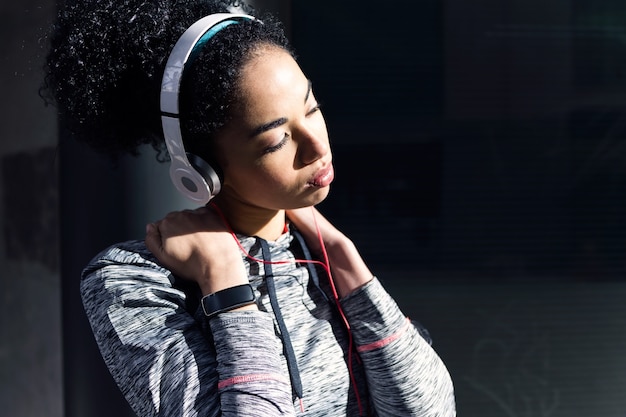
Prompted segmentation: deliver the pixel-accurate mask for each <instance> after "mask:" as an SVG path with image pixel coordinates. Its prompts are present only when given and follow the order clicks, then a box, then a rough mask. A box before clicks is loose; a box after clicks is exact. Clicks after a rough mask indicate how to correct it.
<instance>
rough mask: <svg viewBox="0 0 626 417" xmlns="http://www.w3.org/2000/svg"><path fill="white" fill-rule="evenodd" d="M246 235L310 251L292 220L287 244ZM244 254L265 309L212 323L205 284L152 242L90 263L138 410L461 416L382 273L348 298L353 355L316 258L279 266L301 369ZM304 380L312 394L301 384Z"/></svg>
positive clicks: (98, 331) (97, 305)
mask: <svg viewBox="0 0 626 417" xmlns="http://www.w3.org/2000/svg"><path fill="white" fill-rule="evenodd" d="M294 236H296V237H298V239H294V238H293V237H294ZM240 241H241V243H242V245H243V247H244V248H245V249H246V250H247V251H248V252H249V253H250V255H252V256H254V257H256V258H262V259H265V260H266V261H267V260H270V259H268V258H271V260H272V261H281V260H294V259H295V258H294V253H295V254H296V255H295V256H296V257H297V258H302V257H303V256H308V253H306V252H307V249H306V247H305V246H303V244H302V241H301V237H300V236H299V235H298V234H297V232H296V231H294V230H293V228H292V231H291V232H290V233H285V234H284V235H283V236H281V237H280V238H279V239H278V240H277V241H276V242H265V241H263V242H262V241H261V239H259V238H255V237H243V236H240ZM298 241H300V244H298ZM263 246H265V250H263ZM303 251H304V252H303ZM268 252H269V253H268ZM244 261H245V262H246V265H247V266H248V271H249V276H250V283H251V284H252V286H253V288H254V289H255V292H256V295H257V304H258V306H259V310H260V311H242V312H228V313H223V314H220V315H218V316H216V317H213V318H211V319H210V320H208V319H206V317H204V316H203V314H202V309H199V308H198V301H199V293H198V292H197V289H196V288H194V287H193V286H191V285H189V284H187V283H185V282H181V280H179V279H176V278H175V277H174V276H173V275H172V274H171V273H170V272H169V271H168V270H167V269H165V268H163V267H162V266H160V265H159V263H158V262H157V261H156V259H155V258H154V257H153V256H152V254H151V253H150V252H149V251H148V250H147V249H146V248H145V246H144V244H143V242H139V241H132V242H126V243H122V244H119V245H116V246H114V247H111V248H109V249H107V250H105V251H104V252H102V253H100V254H99V255H98V256H97V257H96V258H95V259H94V260H93V261H92V262H91V263H90V264H89V265H88V266H87V268H85V271H84V274H83V280H82V283H81V294H82V297H83V303H84V306H85V309H86V312H87V316H88V318H89V321H90V323H91V326H92V328H93V332H94V335H95V337H96V341H97V343H98V345H99V347H100V351H101V353H102V356H103V358H104V360H105V362H106V364H107V366H108V368H109V370H110V371H111V374H112V375H113V378H114V379H115V381H116V382H117V384H118V385H119V387H120V389H121V390H122V392H123V393H124V395H125V397H126V399H127V400H128V402H129V403H130V405H131V406H132V408H133V410H134V411H135V412H136V413H137V414H138V415H139V416H184V417H191V416H201V417H209V416H223V417H231V416H253V417H272V416H296V415H297V416H316V417H330V416H358V415H359V403H360V404H361V407H360V408H361V410H362V413H363V414H362V415H373V416H381V417H382V416H402V417H407V416H423V417H426V416H428V417H435V416H437V417H451V416H454V415H455V414H456V412H455V402H454V393H453V388H452V382H451V379H450V376H449V374H448V372H447V370H446V368H445V366H444V364H443V362H442V361H441V359H440V358H439V357H438V356H437V354H436V353H435V352H434V351H433V349H432V348H431V346H430V345H429V343H428V342H427V340H425V339H424V338H423V337H421V336H420V333H419V332H418V330H417V329H416V328H415V327H414V326H413V325H411V324H410V322H409V321H408V319H407V318H406V317H405V316H404V315H403V314H402V312H401V311H400V310H399V308H398V307H397V305H396V303H395V302H394V301H393V299H392V298H391V297H390V296H389V294H388V293H387V292H386V291H385V290H384V289H383V287H382V286H381V284H380V282H379V281H378V280H377V279H376V278H374V279H373V280H372V281H371V282H370V283H369V284H367V285H366V286H364V287H363V288H361V289H359V290H357V291H355V292H354V293H352V294H350V295H349V296H348V297H345V298H344V299H342V300H341V306H342V308H343V310H344V312H345V314H346V316H347V319H348V322H349V325H350V327H351V331H352V335H353V341H354V342H353V345H354V346H353V349H354V350H355V351H358V354H357V353H353V354H351V355H349V354H348V350H349V338H348V333H347V330H346V326H345V324H344V323H343V321H342V319H341V317H340V316H339V314H338V312H337V307H336V306H335V304H334V302H333V301H332V298H331V297H330V295H329V294H330V292H329V286H328V282H327V279H326V278H325V275H324V274H323V273H320V278H319V279H318V271H316V269H315V268H314V267H313V266H312V265H311V264H308V263H307V264H300V263H294V262H290V263H286V264H273V265H272V267H271V273H272V275H273V276H274V281H275V284H276V285H275V287H276V289H275V293H274V295H273V296H274V297H275V300H277V302H278V306H279V309H280V311H281V312H282V316H283V317H284V325H285V326H286V328H287V329H288V333H289V339H290V342H289V344H290V345H291V346H292V347H293V349H292V352H293V353H294V355H295V360H296V362H297V369H296V370H295V371H294V370H293V369H291V368H288V366H287V361H286V357H285V346H284V343H285V338H283V337H282V335H281V333H280V330H279V326H278V323H277V319H276V314H275V312H274V311H273V309H272V306H271V304H270V296H269V294H268V286H267V285H266V283H267V281H266V279H265V273H266V272H267V270H266V269H265V265H264V264H262V263H260V262H256V261H253V260H250V259H249V258H246V257H244ZM320 272H321V271H320ZM270 292H271V291H270ZM329 300H331V301H329ZM275 305H276V304H275ZM349 357H350V358H351V362H352V364H351V367H352V374H353V378H354V381H355V384H353V383H352V380H351V377H350V373H349V369H348V363H347V362H348V358H349ZM294 373H295V374H297V375H294ZM295 379H298V381H301V385H302V390H303V395H302V398H301V401H300V400H299V399H298V398H296V395H295V394H294V390H293V389H292V382H293V381H294V380H295ZM357 393H358V394H357Z"/></svg>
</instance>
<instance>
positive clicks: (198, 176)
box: [170, 154, 221, 205]
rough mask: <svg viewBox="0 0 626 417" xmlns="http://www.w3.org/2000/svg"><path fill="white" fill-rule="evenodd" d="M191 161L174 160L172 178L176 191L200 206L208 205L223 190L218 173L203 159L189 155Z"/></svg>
mask: <svg viewBox="0 0 626 417" xmlns="http://www.w3.org/2000/svg"><path fill="white" fill-rule="evenodd" d="M188 158H189V160H185V161H183V160H181V159H180V158H172V163H171V165H170V178H171V179H172V182H173V183H174V186H175V187H176V189H177V190H178V191H179V192H180V193H181V194H183V195H184V196H185V197H187V198H189V199H190V200H192V201H195V202H196V203H199V204H202V205H204V204H207V203H208V202H209V201H210V200H211V199H212V198H213V197H215V196H216V195H217V193H219V192H220V190H221V181H220V179H219V177H218V175H217V173H216V171H215V170H214V169H213V168H212V167H211V166H210V165H209V164H208V163H207V162H206V161H204V160H203V159H202V158H200V157H198V156H196V155H193V154H188Z"/></svg>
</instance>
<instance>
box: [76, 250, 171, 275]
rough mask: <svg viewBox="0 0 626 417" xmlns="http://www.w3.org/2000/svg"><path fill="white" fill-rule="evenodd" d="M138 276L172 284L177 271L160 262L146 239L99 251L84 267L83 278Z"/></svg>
mask: <svg viewBox="0 0 626 417" xmlns="http://www.w3.org/2000/svg"><path fill="white" fill-rule="evenodd" d="M127 277H134V278H137V279H141V280H147V281H153V282H160V283H161V284H166V285H172V284H174V282H175V281H176V279H175V277H174V276H173V274H172V273H171V272H170V271H169V270H168V269H166V268H165V267H163V266H162V265H160V264H159V261H158V260H157V259H156V258H155V257H154V255H152V253H151V252H150V251H149V250H148V248H146V245H145V243H144V241H143V240H129V241H126V242H121V243H116V244H115V245H112V246H109V247H108V248H106V249H104V250H103V251H101V252H100V253H98V254H97V255H96V256H95V257H94V258H93V259H92V260H91V261H90V262H89V263H88V264H87V266H86V267H85V268H84V269H83V272H82V279H81V280H82V281H83V285H84V281H87V280H91V279H94V278H98V279H105V280H119V279H124V278H127Z"/></svg>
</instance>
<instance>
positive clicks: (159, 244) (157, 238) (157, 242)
mask: <svg viewBox="0 0 626 417" xmlns="http://www.w3.org/2000/svg"><path fill="white" fill-rule="evenodd" d="M144 241H145V243H146V247H147V248H148V250H149V251H150V252H152V254H153V255H154V256H157V257H158V255H160V253H161V252H162V251H163V241H162V238H161V232H160V231H159V225H158V222H157V223H148V224H147V225H146V238H145V240H144Z"/></svg>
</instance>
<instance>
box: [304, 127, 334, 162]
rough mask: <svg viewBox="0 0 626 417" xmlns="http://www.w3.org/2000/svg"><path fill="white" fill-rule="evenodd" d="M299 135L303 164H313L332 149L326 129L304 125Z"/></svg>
mask: <svg viewBox="0 0 626 417" xmlns="http://www.w3.org/2000/svg"><path fill="white" fill-rule="evenodd" d="M298 136H299V137H298V153H299V159H300V162H302V164H303V165H309V164H312V163H313V162H315V161H317V160H318V159H320V158H322V157H324V156H326V155H327V154H328V152H329V151H330V146H329V144H328V134H327V133H326V129H311V128H306V127H302V128H301V129H299V130H298Z"/></svg>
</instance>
